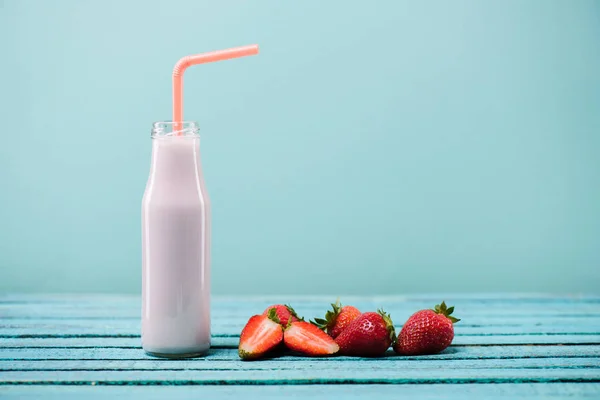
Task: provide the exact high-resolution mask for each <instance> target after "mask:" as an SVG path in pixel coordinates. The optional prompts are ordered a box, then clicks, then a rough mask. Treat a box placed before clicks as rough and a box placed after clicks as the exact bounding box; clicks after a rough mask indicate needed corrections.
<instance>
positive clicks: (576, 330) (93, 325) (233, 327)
mask: <svg viewBox="0 0 600 400" xmlns="http://www.w3.org/2000/svg"><path fill="white" fill-rule="evenodd" d="M246 320H247V318H243V319H237V320H229V321H227V320H214V321H212V330H213V332H215V334H216V335H219V336H239V334H240V332H241V331H242V328H243V327H244V325H245V323H246ZM475 322H476V323H471V320H470V319H468V318H465V317H463V319H462V321H461V323H459V324H456V326H455V334H456V336H481V335H486V336H491V335H499V336H506V335H524V334H556V335H558V334H560V335H565V334H572V335H575V334H586V335H596V334H597V335H600V319H585V318H581V319H579V320H577V323H563V324H560V323H551V322H547V323H546V324H542V323H539V322H538V323H533V322H532V321H527V323H525V324H520V325H518V324H505V325H501V324H495V325H487V324H486V323H485V319H479V320H478V321H477V320H476V321H475ZM400 328H401V325H399V324H397V326H396V329H397V330H398V331H399V330H400ZM140 331H141V327H140V320H139V319H135V320H133V319H115V320H109V319H105V320H104V319H103V320H97V319H93V320H89V319H69V320H64V319H46V320H32V319H10V320H5V319H0V337H11V336H12V337H16V336H29V335H53V334H56V333H57V332H59V333H60V334H63V335H74V334H80V335H81V334H87V335H121V336H123V335H125V336H131V335H138V334H139V333H140Z"/></svg>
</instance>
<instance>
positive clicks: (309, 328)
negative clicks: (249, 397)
mask: <svg viewBox="0 0 600 400" xmlns="http://www.w3.org/2000/svg"><path fill="white" fill-rule="evenodd" d="M283 342H284V343H285V345H286V346H287V347H288V348H289V349H290V350H294V351H297V352H299V353H302V354H306V355H309V356H327V355H332V354H335V353H337V352H338V350H339V349H340V347H339V346H338V345H337V343H336V342H335V341H334V340H333V339H332V338H331V336H329V335H328V334H326V333H325V332H323V331H322V330H321V329H319V328H318V327H317V326H315V325H313V324H311V323H309V322H305V321H295V322H291V323H290V324H289V326H288V327H287V328H286V329H285V332H284V333H283Z"/></svg>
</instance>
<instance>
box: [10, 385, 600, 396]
mask: <svg viewBox="0 0 600 400" xmlns="http://www.w3.org/2000/svg"><path fill="white" fill-rule="evenodd" d="M283 397H285V398H286V399H296V398H298V399H308V398H310V399H313V400H331V399H340V398H344V399H378V398H379V399H427V400H441V399H444V400H453V399H486V400H497V399H503V400H506V399H533V398H535V399H552V400H561V399H598V398H600V385H598V384H596V383H554V384H540V383H524V384H502V385H485V384H463V385H445V386H444V387H443V388H441V387H440V385H437V384H422V385H334V386H328V387H327V388H326V389H325V388H323V387H322V386H286V387H284V388H282V387H280V386H203V387H197V386H168V387H167V386H152V387H145V386H137V387H131V386H0V398H2V399H28V398H32V399H33V398H36V399H37V398H44V399H47V400H55V399H56V400H64V399H83V398H84V399H86V400H96V399H98V400H106V399H113V398H140V399H144V400H155V399H160V400H163V399H170V400H178V399H194V400H197V399H222V400H229V399H235V400H239V399H244V400H265V399H275V398H283Z"/></svg>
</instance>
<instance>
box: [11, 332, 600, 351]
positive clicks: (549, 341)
mask: <svg viewBox="0 0 600 400" xmlns="http://www.w3.org/2000/svg"><path fill="white" fill-rule="evenodd" d="M211 341H212V345H213V347H217V348H222V347H228V348H234V347H236V348H237V346H238V343H239V338H238V337H237V336H234V337H223V336H213V337H212V339H211ZM452 343H453V345H458V346H486V345H536V344H538V345H559V344H560V345H571V344H600V336H599V335H514V336H512V335H511V336H486V335H482V336H457V337H455V338H454V341H453V342H452ZM105 345H106V346H116V347H123V346H126V347H140V346H141V339H140V337H139V335H131V336H124V337H119V336H116V335H114V334H113V335H109V336H104V335H81V334H76V335H69V336H66V335H64V334H60V333H57V334H52V335H31V336H25V337H21V336H15V337H8V338H7V337H4V338H0V348H3V347H24V346H25V347H31V346H33V347H39V346H43V347H71V346H72V347H90V346H91V347H102V346H105Z"/></svg>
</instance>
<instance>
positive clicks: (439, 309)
mask: <svg viewBox="0 0 600 400" xmlns="http://www.w3.org/2000/svg"><path fill="white" fill-rule="evenodd" d="M433 311H435V312H436V313H437V314H441V315H443V316H445V317H446V318H448V319H449V320H450V321H452V323H453V324H455V323H457V322H458V321H460V319H459V318H456V317H453V316H452V315H450V314H452V313H453V312H454V307H447V306H446V302H445V301H442V304H438V305H436V306H435V308H434V309H433Z"/></svg>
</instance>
